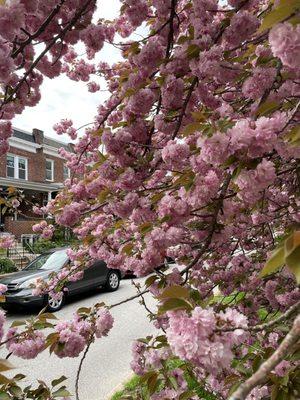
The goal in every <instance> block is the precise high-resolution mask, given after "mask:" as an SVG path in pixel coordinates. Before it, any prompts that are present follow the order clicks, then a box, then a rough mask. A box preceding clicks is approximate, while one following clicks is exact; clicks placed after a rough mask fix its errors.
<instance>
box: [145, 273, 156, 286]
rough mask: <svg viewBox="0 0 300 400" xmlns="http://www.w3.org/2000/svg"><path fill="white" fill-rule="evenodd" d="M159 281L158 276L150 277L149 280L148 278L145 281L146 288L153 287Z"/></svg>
mask: <svg viewBox="0 0 300 400" xmlns="http://www.w3.org/2000/svg"><path fill="white" fill-rule="evenodd" d="M157 279H158V277H157V276H156V275H151V276H149V278H147V279H146V280H145V286H146V287H149V286H151V285H152V284H153V283H154V282H155V281H156V280H157Z"/></svg>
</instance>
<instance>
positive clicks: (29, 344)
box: [6, 328, 46, 359]
mask: <svg viewBox="0 0 300 400" xmlns="http://www.w3.org/2000/svg"><path fill="white" fill-rule="evenodd" d="M6 340H8V342H7V343H6V347H7V349H8V351H9V352H11V353H12V354H13V355H15V356H17V357H20V358H24V359H32V358H36V356H37V355H38V354H39V353H41V352H42V351H43V350H44V348H45V345H46V341H45V336H44V334H43V333H42V332H41V331H36V330H35V331H31V332H30V331H27V332H26V333H24V334H19V332H18V329H17V328H10V329H9V330H8V331H7V334H6Z"/></svg>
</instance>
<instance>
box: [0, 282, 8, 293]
mask: <svg viewBox="0 0 300 400" xmlns="http://www.w3.org/2000/svg"><path fill="white" fill-rule="evenodd" d="M6 291H7V286H6V285H4V284H3V283H0V295H2V294H3V293H5V292H6Z"/></svg>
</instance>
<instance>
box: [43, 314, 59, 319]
mask: <svg viewBox="0 0 300 400" xmlns="http://www.w3.org/2000/svg"><path fill="white" fill-rule="evenodd" d="M40 318H45V319H57V317H56V316H55V315H54V314H52V313H43V314H41V315H40Z"/></svg>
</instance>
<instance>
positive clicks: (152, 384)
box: [147, 373, 158, 395]
mask: <svg viewBox="0 0 300 400" xmlns="http://www.w3.org/2000/svg"><path fill="white" fill-rule="evenodd" d="M157 378H158V374H157V373H154V374H153V375H152V376H151V377H150V378H149V379H148V382H147V387H148V390H149V393H150V395H152V394H153V393H154V392H155V390H156V388H157Z"/></svg>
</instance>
